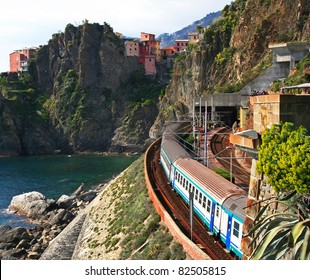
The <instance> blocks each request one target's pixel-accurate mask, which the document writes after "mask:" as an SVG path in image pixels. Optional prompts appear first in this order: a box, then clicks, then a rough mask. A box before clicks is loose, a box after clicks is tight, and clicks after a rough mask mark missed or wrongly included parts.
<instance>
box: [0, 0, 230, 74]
mask: <svg viewBox="0 0 310 280" xmlns="http://www.w3.org/2000/svg"><path fill="white" fill-rule="evenodd" d="M231 2H232V0H135V1H129V0H108V1H106V0H52V1H44V0H28V1H24V0H23V1H22V0H14V1H12V2H11V1H2V3H1V9H0V72H4V71H8V70H9V54H10V53H12V52H14V50H19V49H23V48H30V47H38V46H40V45H46V44H47V43H48V41H49V40H50V39H51V38H52V35H53V34H55V33H58V32H59V31H61V32H63V31H64V30H65V27H66V25H67V24H68V23H71V24H73V25H76V26H78V25H80V24H82V22H83V20H85V19H87V20H88V22H89V23H100V24H103V23H104V22H107V23H108V24H109V25H110V26H111V27H112V28H113V30H114V31H117V32H120V33H122V34H123V35H126V36H132V37H140V33H141V32H147V33H152V34H155V35H156V36H158V35H160V34H162V33H173V32H175V31H178V30H180V29H182V28H183V27H185V26H188V25H190V24H192V23H193V22H194V21H196V20H199V19H202V18H203V17H205V16H206V15H207V14H209V13H211V12H217V11H219V10H222V9H223V8H224V7H225V5H227V4H230V3H231Z"/></svg>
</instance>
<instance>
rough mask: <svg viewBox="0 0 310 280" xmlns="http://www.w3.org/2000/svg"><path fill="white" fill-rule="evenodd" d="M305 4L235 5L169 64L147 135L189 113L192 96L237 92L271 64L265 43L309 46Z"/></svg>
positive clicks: (242, 0) (264, 1) (263, 1)
mask: <svg viewBox="0 0 310 280" xmlns="http://www.w3.org/2000/svg"><path fill="white" fill-rule="evenodd" d="M309 12H310V7H309V1H305V0H293V1H282V0H274V1H270V0H260V1H255V0H247V1H246V0H237V1H234V2H233V3H232V4H231V5H227V6H226V7H225V8H224V9H223V11H222V17H221V18H220V19H218V20H217V21H215V22H214V23H213V24H212V25H211V26H210V27H208V28H206V29H205V31H204V39H203V40H201V41H200V42H199V43H198V44H195V45H194V44H193V45H191V46H190V47H189V48H188V49H187V51H186V52H184V53H182V54H181V55H179V56H178V58H177V59H176V61H175V64H174V69H173V74H172V78H171V81H170V83H169V85H168V86H167V88H166V91H165V96H164V97H163V98H162V100H161V102H160V106H159V111H160V113H159V115H158V117H157V119H156V122H155V123H154V125H153V127H152V128H151V130H150V136H151V137H154V138H156V137H158V136H159V135H160V134H161V132H162V130H163V126H164V124H165V121H167V120H176V119H180V118H181V117H182V116H184V115H186V114H187V113H188V112H191V110H192V100H193V98H195V97H199V96H205V95H208V94H213V93H225V92H239V91H240V90H242V89H243V88H244V87H245V86H246V85H247V84H248V83H249V82H251V81H252V80H253V79H254V78H256V77H257V76H259V75H260V74H261V73H262V72H263V71H264V70H266V69H268V68H269V67H270V66H271V63H272V59H271V58H272V56H271V52H270V50H269V49H268V45H269V44H270V43H277V42H289V41H310V18H309Z"/></svg>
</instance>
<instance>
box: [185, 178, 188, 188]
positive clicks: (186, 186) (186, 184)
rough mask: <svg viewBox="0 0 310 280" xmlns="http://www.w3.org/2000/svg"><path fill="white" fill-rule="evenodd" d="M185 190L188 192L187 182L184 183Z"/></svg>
mask: <svg viewBox="0 0 310 280" xmlns="http://www.w3.org/2000/svg"><path fill="white" fill-rule="evenodd" d="M185 189H186V190H188V181H187V180H186V182H185Z"/></svg>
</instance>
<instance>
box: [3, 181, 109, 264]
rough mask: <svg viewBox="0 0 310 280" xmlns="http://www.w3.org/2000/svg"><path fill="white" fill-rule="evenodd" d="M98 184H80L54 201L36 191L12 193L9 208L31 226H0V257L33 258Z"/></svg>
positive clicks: (71, 218) (83, 203)
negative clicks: (88, 188) (86, 188)
mask: <svg viewBox="0 0 310 280" xmlns="http://www.w3.org/2000/svg"><path fill="white" fill-rule="evenodd" d="M105 186H106V185H104V184H100V185H98V186H97V187H96V188H95V189H93V190H88V191H86V190H85V189H84V185H83V184H82V185H81V186H80V187H79V188H78V189H77V190H76V191H75V192H74V193H73V194H72V195H70V196H68V195H62V196H61V197H60V198H59V199H58V200H57V201H55V200H53V199H48V198H46V197H45V196H44V195H43V194H41V193H39V192H30V193H25V194H21V195H18V196H14V197H13V199H12V201H11V204H10V205H9V210H10V211H13V212H15V213H16V214H18V215H23V216H25V217H26V218H27V219H29V220H30V221H31V222H32V223H33V224H34V227H33V228H30V229H27V228H23V227H16V228H12V227H11V226H9V225H3V226H0V259H2V260H31V259H32V260H33V259H34V260H36V259H39V258H40V257H41V255H42V254H43V253H44V251H45V249H46V248H47V247H48V245H49V244H50V242H51V241H52V240H53V239H54V238H55V237H56V236H58V234H59V233H61V232H62V231H63V230H64V229H65V228H66V226H67V225H68V224H69V223H70V222H71V221H72V220H73V219H74V218H75V217H76V216H77V215H78V213H79V212H80V211H81V210H82V209H84V208H85V207H86V206H87V205H88V204H89V203H90V202H91V201H92V200H93V199H94V198H95V197H96V196H97V194H98V193H99V192H100V191H101V190H102V189H103V188H104V187H105Z"/></svg>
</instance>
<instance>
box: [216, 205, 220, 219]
mask: <svg viewBox="0 0 310 280" xmlns="http://www.w3.org/2000/svg"><path fill="white" fill-rule="evenodd" d="M215 215H216V217H218V216H219V215H220V207H219V206H218V205H217V206H216V213H215Z"/></svg>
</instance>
